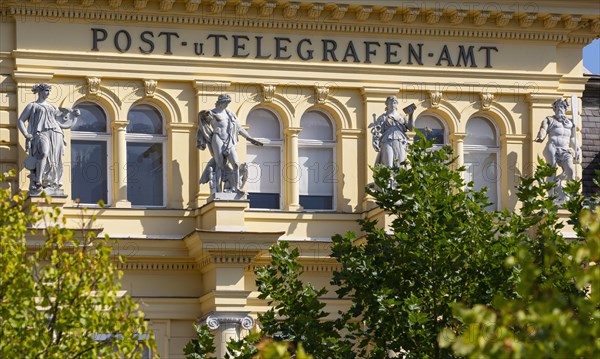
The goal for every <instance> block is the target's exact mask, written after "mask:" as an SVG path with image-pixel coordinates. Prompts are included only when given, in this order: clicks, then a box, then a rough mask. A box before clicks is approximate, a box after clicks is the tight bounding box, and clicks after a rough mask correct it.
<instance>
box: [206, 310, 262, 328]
mask: <svg viewBox="0 0 600 359" xmlns="http://www.w3.org/2000/svg"><path fill="white" fill-rule="evenodd" d="M203 321H204V322H205V323H206V325H207V326H208V328H210V329H212V330H215V329H218V328H219V327H220V326H221V324H234V325H236V326H241V327H242V328H243V329H246V330H250V329H252V328H254V318H252V317H251V316H250V315H249V314H248V313H247V312H213V313H211V314H209V315H208V316H206V318H205V319H204V320H203ZM201 322H202V321H201Z"/></svg>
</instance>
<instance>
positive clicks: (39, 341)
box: [0, 173, 154, 358]
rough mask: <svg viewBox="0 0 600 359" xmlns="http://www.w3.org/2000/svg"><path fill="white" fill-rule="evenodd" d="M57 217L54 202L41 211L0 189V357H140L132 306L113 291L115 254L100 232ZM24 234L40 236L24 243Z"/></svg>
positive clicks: (137, 316) (143, 329) (139, 330)
mask: <svg viewBox="0 0 600 359" xmlns="http://www.w3.org/2000/svg"><path fill="white" fill-rule="evenodd" d="M11 175H12V176H14V173H12V174H11ZM6 181H7V175H6V174H4V175H0V182H1V183H2V184H3V185H4V184H5V182H6ZM3 187H4V186H3ZM46 201H47V203H49V198H46ZM59 218H60V210H59V209H58V208H53V210H51V211H47V212H44V211H42V210H40V209H38V208H37V207H36V206H34V205H31V204H30V203H29V201H28V199H27V198H26V196H25V194H24V193H18V194H16V195H14V196H11V193H10V191H9V190H6V189H2V190H0V238H1V242H0V252H1V255H0V298H1V302H0V320H1V323H0V338H1V340H0V357H1V358H98V357H102V358H123V357H126V358H139V357H141V354H142V351H143V348H142V345H143V346H145V347H146V348H153V345H154V343H153V341H152V340H151V339H146V338H148V336H147V335H145V336H144V335H143V334H148V329H147V325H146V323H145V322H144V318H143V313H142V312H140V311H139V310H138V305H137V304H136V303H135V302H134V301H133V300H132V299H131V297H129V296H126V295H125V296H121V295H120V294H122V292H120V284H119V279H120V278H121V276H122V273H121V272H120V271H118V270H117V268H116V264H115V263H114V261H115V260H122V258H120V257H119V256H113V255H112V254H111V247H110V246H109V243H108V238H104V239H97V238H96V232H94V231H89V230H87V231H86V230H83V229H82V231H81V232H80V233H73V231H71V230H69V229H67V228H65V226H64V224H65V223H64V222H63V221H61V220H60V219H59ZM33 224H43V225H42V226H41V227H42V228H43V229H37V230H35V229H32V225H33ZM26 236H28V237H30V238H31V237H32V236H38V237H39V238H40V239H42V240H41V241H39V242H37V243H39V244H37V247H31V245H30V246H28V245H27V241H26V239H25V238H26ZM29 244H31V242H29Z"/></svg>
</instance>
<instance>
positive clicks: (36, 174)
mask: <svg viewBox="0 0 600 359" xmlns="http://www.w3.org/2000/svg"><path fill="white" fill-rule="evenodd" d="M51 90H52V87H51V86H50V85H48V84H43V83H42V84H36V85H34V86H33V88H32V91H33V93H35V94H37V95H38V99H37V100H36V101H34V102H31V103H29V104H27V106H25V110H23V113H22V114H21V116H20V117H19V122H18V126H19V130H20V131H21V133H22V134H23V135H24V136H25V137H26V138H27V140H26V142H25V147H26V150H27V152H28V154H29V155H28V157H27V158H26V159H25V168H27V169H28V170H29V171H30V174H29V178H30V180H31V182H30V185H29V194H30V195H39V194H40V193H42V191H44V192H46V194H47V195H50V196H64V192H63V190H62V189H61V187H62V175H63V159H62V158H63V155H64V152H65V145H66V142H65V135H64V133H63V129H64V128H71V126H73V125H74V124H75V122H76V121H77V118H78V116H79V115H80V113H79V110H77V109H76V110H72V109H66V108H57V107H55V106H54V105H52V104H50V103H48V102H47V101H46V100H47V99H48V96H49V95H50V91H51ZM25 121H29V124H28V126H27V128H25Z"/></svg>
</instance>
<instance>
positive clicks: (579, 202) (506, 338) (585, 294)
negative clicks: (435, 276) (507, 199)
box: [439, 164, 600, 358]
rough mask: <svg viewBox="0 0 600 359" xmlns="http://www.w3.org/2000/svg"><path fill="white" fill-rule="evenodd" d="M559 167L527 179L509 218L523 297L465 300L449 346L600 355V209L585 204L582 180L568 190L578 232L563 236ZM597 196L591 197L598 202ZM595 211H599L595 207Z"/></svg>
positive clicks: (469, 353) (516, 353)
mask: <svg viewBox="0 0 600 359" xmlns="http://www.w3.org/2000/svg"><path fill="white" fill-rule="evenodd" d="M552 171H553V169H552V168H549V167H548V166H546V165H543V164H540V166H538V170H537V171H536V174H535V176H534V177H533V178H528V179H527V178H526V179H523V182H522V184H521V186H520V188H519V196H520V197H519V199H520V200H521V201H522V203H523V209H522V211H521V212H520V213H514V214H512V215H511V216H510V218H509V219H508V221H507V223H506V224H505V225H504V228H503V232H504V233H503V234H504V235H506V236H513V237H518V238H519V239H520V247H519V250H518V251H517V252H516V254H515V255H514V256H509V257H508V258H507V259H506V261H505V263H506V265H507V266H508V267H512V268H515V269H517V270H518V274H519V275H518V278H519V283H518V286H517V287H516V293H517V295H516V296H515V297H513V298H510V299H507V298H503V297H501V296H497V297H496V299H495V300H494V301H493V304H492V305H491V306H489V305H483V304H478V305H475V306H469V305H465V304H464V303H459V304H457V305H455V308H454V313H455V316H456V317H457V318H459V319H460V320H461V321H462V323H463V325H462V326H461V327H460V328H459V330H456V328H446V329H445V330H444V331H443V332H442V333H441V334H440V336H439V340H440V343H441V344H442V346H444V347H451V348H452V350H453V351H454V353H456V354H457V355H461V356H465V357H470V358H550V357H556V358H571V357H572V358H595V357H599V356H600V291H599V290H598V288H600V268H599V267H598V263H599V261H600V218H599V217H598V213H599V212H600V207H597V208H584V203H585V202H588V201H585V200H584V198H583V197H582V196H581V195H578V194H577V192H578V189H579V185H578V184H577V183H575V182H572V183H570V184H569V185H568V187H567V188H566V190H567V192H570V195H571V200H570V201H569V202H568V203H567V204H566V206H565V207H566V208H568V209H569V211H570V213H571V219H570V221H569V222H570V223H571V224H572V225H573V226H574V230H575V231H576V233H577V234H578V236H579V238H582V239H583V240H578V241H571V242H568V241H566V240H565V239H564V238H563V236H562V235H561V234H560V230H561V229H562V228H563V224H561V223H560V222H559V221H558V216H557V213H558V211H559V208H558V207H557V206H556V205H555V204H554V203H553V198H552V197H549V196H548V195H547V190H548V189H549V188H552V184H551V183H548V182H547V181H546V180H545V179H546V177H547V176H548V175H549V174H551V173H552ZM593 202H594V201H589V203H593ZM594 209H595V211H593V210H594Z"/></svg>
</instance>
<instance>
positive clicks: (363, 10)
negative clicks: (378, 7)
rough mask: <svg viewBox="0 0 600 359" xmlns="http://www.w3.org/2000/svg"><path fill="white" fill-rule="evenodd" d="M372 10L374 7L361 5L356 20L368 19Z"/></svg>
mask: <svg viewBox="0 0 600 359" xmlns="http://www.w3.org/2000/svg"><path fill="white" fill-rule="evenodd" d="M372 11H373V7H371V6H360V7H359V8H358V9H357V10H356V20H358V21H366V20H367V19H368V18H369V15H371V12H372Z"/></svg>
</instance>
